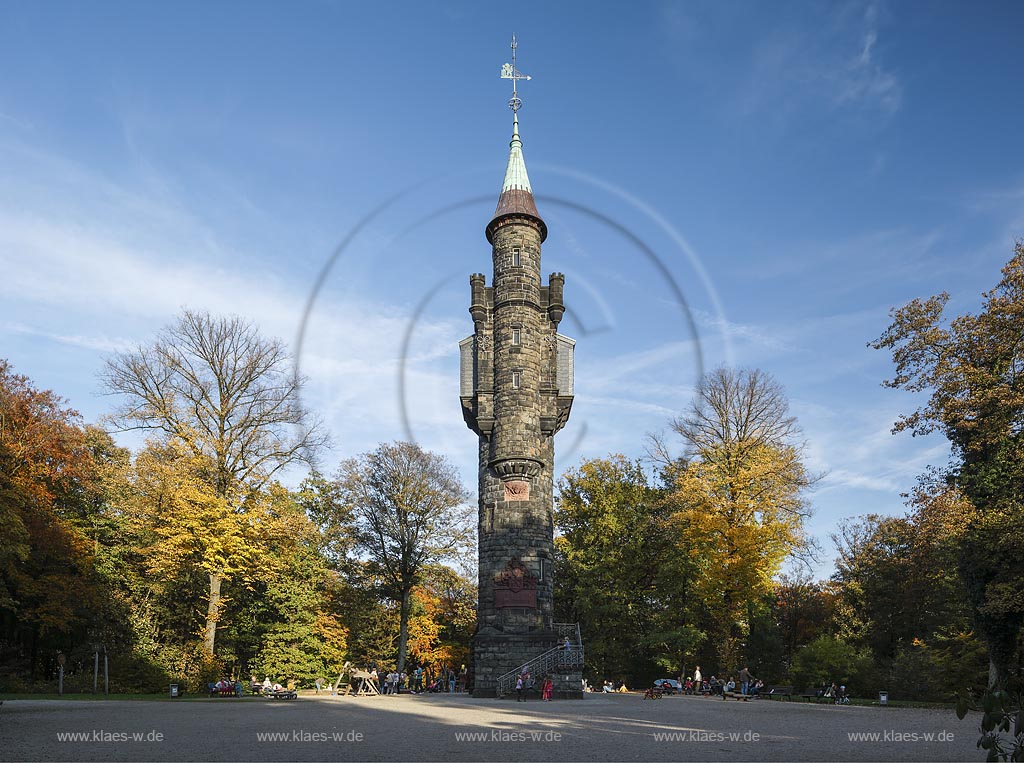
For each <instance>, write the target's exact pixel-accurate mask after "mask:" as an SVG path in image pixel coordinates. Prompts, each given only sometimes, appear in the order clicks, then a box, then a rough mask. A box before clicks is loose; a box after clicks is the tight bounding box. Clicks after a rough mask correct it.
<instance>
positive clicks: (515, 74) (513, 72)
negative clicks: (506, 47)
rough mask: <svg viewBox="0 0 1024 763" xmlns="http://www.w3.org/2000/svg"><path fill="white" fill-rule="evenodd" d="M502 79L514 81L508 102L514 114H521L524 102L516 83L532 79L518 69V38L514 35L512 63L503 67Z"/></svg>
mask: <svg viewBox="0 0 1024 763" xmlns="http://www.w3.org/2000/svg"><path fill="white" fill-rule="evenodd" d="M501 78H502V79H510V80H512V97H511V98H510V99H509V101H508V107H509V108H510V109H512V111H513V112H514V113H518V112H519V108H520V107H521V106H522V105H523V102H522V100H521V99H520V98H519V94H518V92H517V88H516V82H517V81H518V80H521V79H525V80H528V79H530V77H529V75H526V74H523V73H522V72H520V71H519V69H517V68H516V36H515V35H512V63H510V64H505V65H503V66H502V67H501Z"/></svg>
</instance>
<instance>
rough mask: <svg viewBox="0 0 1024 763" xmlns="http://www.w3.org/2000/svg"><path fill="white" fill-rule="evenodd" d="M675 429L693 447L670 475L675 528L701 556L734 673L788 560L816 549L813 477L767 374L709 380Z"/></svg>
mask: <svg viewBox="0 0 1024 763" xmlns="http://www.w3.org/2000/svg"><path fill="white" fill-rule="evenodd" d="M673 428H674V429H675V430H676V431H677V432H678V433H679V434H680V435H681V436H682V437H683V438H684V440H685V441H686V443H687V445H688V446H689V448H688V450H689V452H688V457H687V458H686V459H684V460H682V461H680V462H677V463H676V464H675V466H674V467H673V468H672V469H670V471H669V474H670V476H671V478H672V491H671V500H672V501H673V502H674V504H675V505H676V506H677V512H676V514H675V519H676V521H677V522H678V525H679V532H680V533H681V535H682V536H683V540H684V547H686V548H690V549H694V551H693V553H694V554H695V555H696V562H697V566H698V573H697V576H696V579H695V581H694V586H695V590H696V593H697V594H698V596H699V597H700V598H701V599H702V601H703V602H704V604H705V606H706V607H707V608H708V612H709V613H710V618H711V622H710V623H708V627H707V628H706V631H707V633H708V636H709V638H710V639H711V643H712V644H713V645H714V647H715V649H716V651H717V653H718V657H719V660H720V665H719V669H720V670H722V671H729V670H735V669H738V668H740V667H742V666H741V665H739V661H740V659H741V656H742V655H741V646H742V642H743V639H744V638H745V637H746V636H747V635H748V634H749V617H750V613H751V611H752V608H753V607H754V606H755V605H757V604H758V603H759V602H760V601H762V600H763V599H764V598H765V597H766V596H768V595H770V594H771V593H772V591H773V583H772V579H773V578H774V577H775V575H777V574H778V573H779V571H780V569H781V567H782V563H783V561H784V560H785V559H786V558H787V557H788V556H790V555H793V554H797V553H800V552H802V551H806V550H808V549H809V547H810V543H809V540H808V538H807V536H806V534H805V532H804V519H805V518H806V517H807V516H808V514H809V506H808V504H807V501H806V499H805V497H804V491H805V490H806V488H808V487H809V486H810V485H811V484H812V482H813V478H812V477H811V476H810V475H809V474H808V472H807V470H806V468H805V467H804V465H803V463H802V462H801V458H800V457H801V453H800V447H799V446H798V445H796V444H794V442H793V439H794V435H795V433H796V431H797V430H796V422H795V420H794V419H793V418H792V417H791V416H789V413H788V403H787V402H786V399H785V395H784V393H783V391H782V388H781V387H780V386H779V385H778V383H777V382H775V381H774V380H773V379H771V377H769V376H767V375H766V374H764V373H762V372H760V371H756V370H755V371H739V372H736V371H732V370H729V369H724V368H722V369H718V370H716V371H714V372H712V373H711V374H709V375H708V376H707V377H705V379H704V380H703V381H702V383H701V385H700V387H699V388H698V394H697V399H696V401H695V402H694V405H693V406H692V409H691V411H690V413H689V414H688V415H687V416H686V417H685V418H682V419H678V420H676V421H675V422H674V423H673Z"/></svg>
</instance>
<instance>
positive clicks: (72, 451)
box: [0, 360, 103, 674]
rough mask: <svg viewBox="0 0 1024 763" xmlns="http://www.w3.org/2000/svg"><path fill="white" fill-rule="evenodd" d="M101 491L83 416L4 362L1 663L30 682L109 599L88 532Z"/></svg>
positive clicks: (87, 630) (85, 631)
mask: <svg viewBox="0 0 1024 763" xmlns="http://www.w3.org/2000/svg"><path fill="white" fill-rule="evenodd" d="M95 487H96V469H95V463H94V461H93V459H92V455H91V453H90V451H89V448H88V443H87V440H86V436H85V431H84V430H83V428H82V426H81V423H80V421H79V417H78V414H77V413H76V412H75V411H74V410H72V409H70V408H68V407H67V406H66V403H65V401H64V400H63V399H61V398H60V397H59V396H57V395H55V394H54V393H53V392H50V391H49V390H40V389H37V388H36V387H35V386H34V385H33V384H32V383H31V381H30V380H29V379H28V378H27V377H25V376H22V375H19V374H15V373H14V372H13V370H12V368H11V366H10V364H9V363H8V362H7V361H6V360H0V520H2V524H0V526H2V528H3V530H2V533H0V652H2V655H0V656H2V657H3V659H4V661H8V660H14V661H15V662H18V663H21V666H23V667H27V668H28V671H29V672H30V673H31V674H35V673H36V672H37V671H38V669H39V667H40V665H41V663H42V661H43V652H44V651H46V652H48V653H49V654H53V653H54V650H55V649H57V648H64V649H67V648H69V646H70V645H71V644H73V643H74V642H75V641H81V640H84V639H86V638H88V637H89V636H90V635H92V633H93V632H94V631H95V627H96V626H97V624H98V618H97V617H96V613H97V612H98V610H100V609H101V607H102V600H103V589H102V585H101V580H100V579H99V577H98V576H97V575H96V572H95V569H94V566H93V560H92V553H91V552H92V546H93V544H92V543H91V542H90V539H89V538H88V537H87V536H86V534H85V533H84V532H83V531H82V527H83V525H87V524H88V515H89V512H90V508H89V507H90V502H91V500H92V495H93V493H94V492H95Z"/></svg>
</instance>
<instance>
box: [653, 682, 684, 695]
mask: <svg viewBox="0 0 1024 763" xmlns="http://www.w3.org/2000/svg"><path fill="white" fill-rule="evenodd" d="M654 688H656V689H661V691H662V693H663V694H682V693H683V685H682V684H681V683H679V682H678V681H677V680H676V679H674V678H659V679H657V680H656V681H655V682H654Z"/></svg>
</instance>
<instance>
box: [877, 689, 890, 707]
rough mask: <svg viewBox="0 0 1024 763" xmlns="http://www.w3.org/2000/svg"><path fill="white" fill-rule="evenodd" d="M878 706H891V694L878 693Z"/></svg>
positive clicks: (885, 692)
mask: <svg viewBox="0 0 1024 763" xmlns="http://www.w3.org/2000/svg"><path fill="white" fill-rule="evenodd" d="M878 704H880V705H888V704H889V692H887V691H880V692H878Z"/></svg>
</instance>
